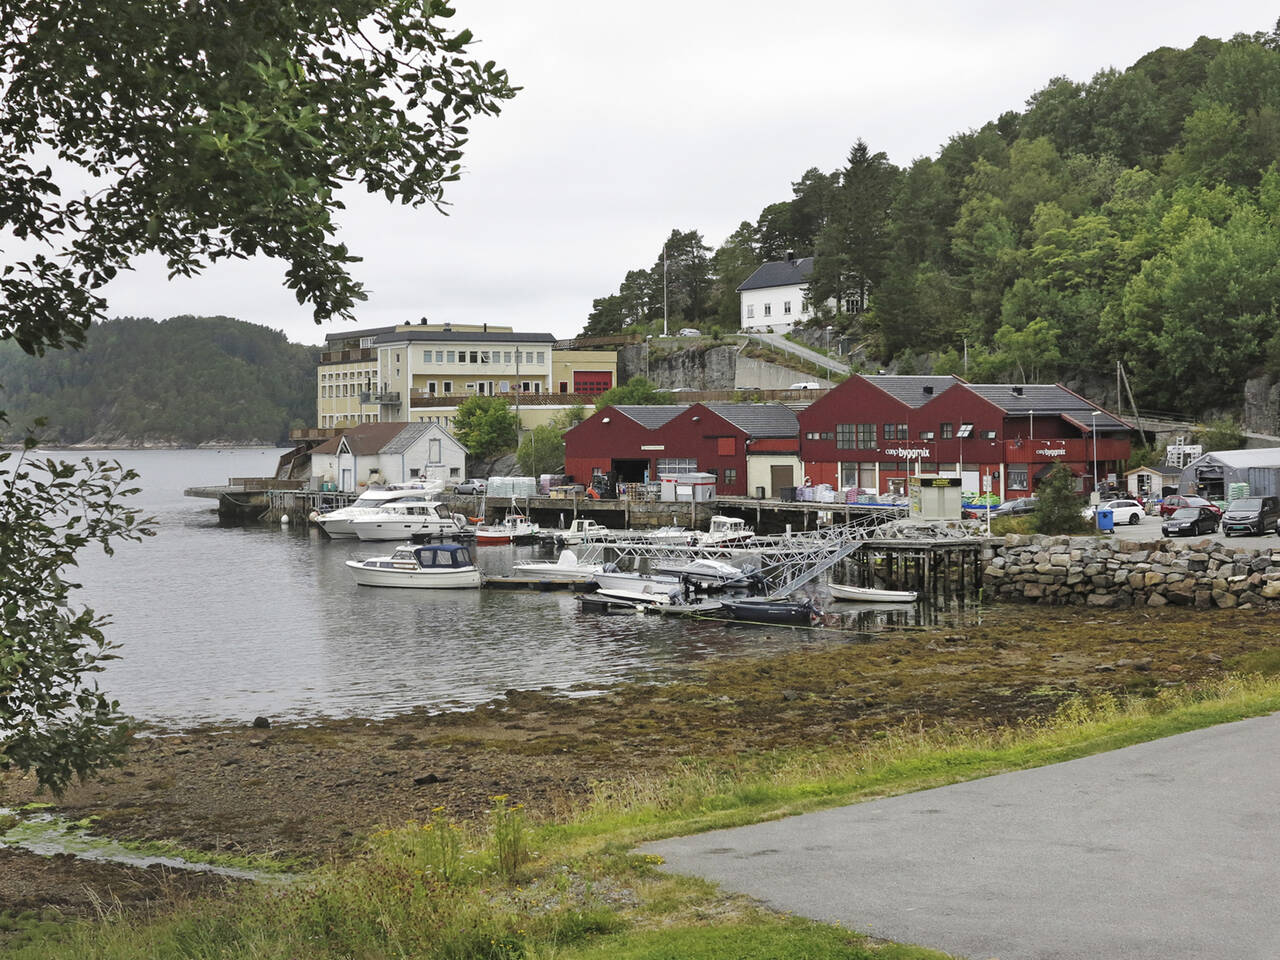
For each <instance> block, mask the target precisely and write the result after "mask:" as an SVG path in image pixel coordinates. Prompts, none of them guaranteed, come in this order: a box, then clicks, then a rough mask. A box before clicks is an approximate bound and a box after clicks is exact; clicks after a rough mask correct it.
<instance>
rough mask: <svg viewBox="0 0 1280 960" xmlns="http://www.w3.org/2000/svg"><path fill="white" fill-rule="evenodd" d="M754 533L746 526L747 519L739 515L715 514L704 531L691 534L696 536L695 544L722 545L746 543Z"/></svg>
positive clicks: (701, 545) (703, 545) (705, 545)
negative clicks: (724, 515)
mask: <svg viewBox="0 0 1280 960" xmlns="http://www.w3.org/2000/svg"><path fill="white" fill-rule="evenodd" d="M755 535H756V532H755V531H754V530H753V529H751V528H750V527H748V526H747V521H745V520H743V519H742V518H741V517H721V516H715V517H712V518H711V523H710V525H709V527H708V530H707V532H706V533H703V534H694V535H693V536H695V537H696V538H697V546H700V547H724V546H729V545H730V544H737V543H747V542H748V541H750V540H752V539H753V538H754V537H755Z"/></svg>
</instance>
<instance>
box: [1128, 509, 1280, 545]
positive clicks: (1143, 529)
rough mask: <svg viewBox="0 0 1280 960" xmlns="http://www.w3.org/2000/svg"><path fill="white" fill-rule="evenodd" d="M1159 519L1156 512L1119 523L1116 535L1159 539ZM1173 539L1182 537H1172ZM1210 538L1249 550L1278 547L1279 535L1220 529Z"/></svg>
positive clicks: (1142, 539)
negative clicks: (1237, 533) (1233, 533)
mask: <svg viewBox="0 0 1280 960" xmlns="http://www.w3.org/2000/svg"><path fill="white" fill-rule="evenodd" d="M1160 524H1161V519H1160V516H1159V515H1158V514H1157V515H1155V516H1145V517H1143V518H1142V520H1141V521H1140V522H1138V523H1136V524H1121V525H1120V526H1118V527H1116V531H1115V532H1116V536H1117V537H1121V538H1123V539H1125V540H1139V541H1147V540H1159V539H1161V537H1162V536H1163V534H1161V533H1160ZM1174 539H1175V540H1178V539H1184V538H1174ZM1185 539H1187V540H1202V539H1204V538H1203V537H1186V538H1185ZM1209 539H1211V540H1220V541H1222V542H1223V543H1229V544H1230V545H1231V546H1232V547H1242V548H1246V549H1249V550H1261V549H1263V548H1268V549H1276V548H1277V547H1280V537H1277V536H1276V534H1275V533H1274V532H1271V533H1268V534H1265V535H1264V536H1261V537H1252V536H1250V537H1227V536H1226V535H1224V534H1223V532H1222V531H1221V530H1219V531H1218V532H1217V533H1215V534H1213V535H1212V536H1210V538H1209Z"/></svg>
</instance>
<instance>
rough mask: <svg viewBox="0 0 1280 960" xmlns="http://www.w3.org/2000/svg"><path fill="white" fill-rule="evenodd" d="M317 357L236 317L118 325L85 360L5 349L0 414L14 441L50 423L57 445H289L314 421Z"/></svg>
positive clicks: (1, 348) (91, 338)
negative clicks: (36, 424)
mask: <svg viewBox="0 0 1280 960" xmlns="http://www.w3.org/2000/svg"><path fill="white" fill-rule="evenodd" d="M319 353H320V348H319V347H308V346H302V345H299V344H294V343H289V342H288V341H287V340H286V339H285V337H284V335H283V334H282V333H279V332H277V331H275V330H271V329H269V328H267V327H261V326H257V325H255V324H251V323H245V322H244V321H241V320H233V319H232V318H230V317H189V316H188V317H173V318H172V319H169V320H165V321H162V322H156V321H154V320H149V319H143V318H134V317H127V318H122V319H117V320H109V321H107V322H106V323H102V324H95V325H94V326H93V327H91V328H90V329H89V333H88V337H87V343H86V345H85V347H84V349H83V350H51V351H50V352H49V353H47V354H46V355H45V356H44V357H42V358H40V359H35V358H33V357H30V356H28V355H27V354H25V353H23V352H22V351H21V350H20V349H18V347H17V346H16V345H15V344H14V343H13V342H12V341H5V342H3V343H0V385H2V386H3V393H2V394H0V408H2V409H4V410H5V411H6V412H7V414H8V417H9V421H10V422H9V426H8V427H7V433H8V439H13V438H14V437H15V436H18V435H20V434H21V428H22V427H23V426H24V425H27V424H30V423H31V421H32V420H33V419H34V418H35V417H39V416H43V417H45V418H47V420H48V425H47V426H46V427H45V428H43V429H42V430H41V431H40V436H41V437H42V438H44V439H46V440H47V441H49V442H53V443H79V442H81V441H85V440H93V441H94V442H100V443H104V444H125V443H140V442H151V443H166V442H173V443H179V444H197V443H203V442H208V441H230V442H237V443H245V442H252V441H268V442H273V443H280V442H284V441H286V440H287V438H288V434H289V428H290V427H291V426H304V425H309V424H311V423H312V422H313V421H314V420H315V382H316V374H315V369H316V363H317V362H318V360H319Z"/></svg>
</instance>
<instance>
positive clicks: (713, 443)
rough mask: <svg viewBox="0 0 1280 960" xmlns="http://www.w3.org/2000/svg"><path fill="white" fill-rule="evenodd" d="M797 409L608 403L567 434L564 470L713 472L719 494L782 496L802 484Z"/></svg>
mask: <svg viewBox="0 0 1280 960" xmlns="http://www.w3.org/2000/svg"><path fill="white" fill-rule="evenodd" d="M798 433H799V427H798V423H797V420H796V415H795V413H794V412H792V411H791V410H790V409H789V408H787V407H784V406H783V405H782V404H778V403H705V404H704V403H695V404H692V405H690V406H675V405H665V406H633V405H625V406H610V407H605V408H604V409H603V410H601V411H599V412H598V413H597V414H596V415H595V416H593V417H591V418H590V419H587V420H584V421H583V422H582V423H580V424H578V425H577V426H576V427H574V428H573V429H571V430H569V431H568V432H566V433H565V435H564V443H565V472H566V473H568V474H569V475H570V476H572V477H573V479H574V480H575V481H576V482H578V483H584V484H588V483H590V482H591V477H592V476H593V475H596V474H607V473H610V472H613V473H616V474H617V477H618V479H619V480H620V481H623V482H641V481H656V480H657V479H658V477H659V476H660V475H661V474H664V473H692V472H700V473H711V474H714V475H715V477H716V493H717V494H719V495H722V496H746V495H747V494H748V491H749V490H753V489H754V488H756V487H764V488H765V493H766V495H769V496H774V495H777V493H778V492H779V490H778V489H777V488H780V487H782V486H796V485H797V484H798V483H799V482H800V477H799V476H798V474H799V472H800V470H799V463H800V461H799V452H800V449H799V439H798Z"/></svg>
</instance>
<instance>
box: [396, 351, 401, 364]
mask: <svg viewBox="0 0 1280 960" xmlns="http://www.w3.org/2000/svg"><path fill="white" fill-rule="evenodd" d="M399 362H400V351H399V350H397V351H396V363H399Z"/></svg>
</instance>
